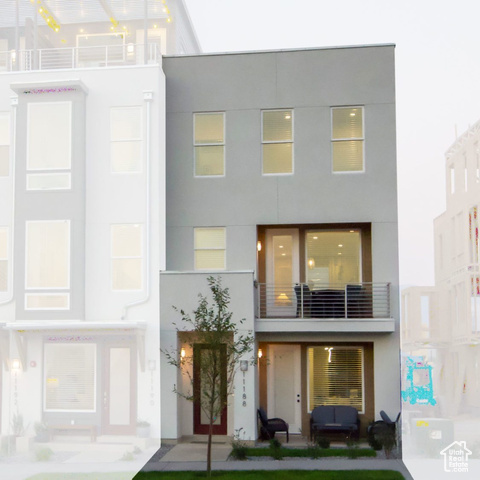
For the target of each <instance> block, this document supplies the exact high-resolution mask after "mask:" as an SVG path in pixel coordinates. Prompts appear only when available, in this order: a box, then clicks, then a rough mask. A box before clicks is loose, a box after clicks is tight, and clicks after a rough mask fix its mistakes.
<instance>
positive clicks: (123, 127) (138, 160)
mask: <svg viewBox="0 0 480 480" xmlns="http://www.w3.org/2000/svg"><path fill="white" fill-rule="evenodd" d="M142 163H143V162H142V107H114V108H112V109H111V110H110V169H111V172H112V173H138V172H141V171H142Z"/></svg>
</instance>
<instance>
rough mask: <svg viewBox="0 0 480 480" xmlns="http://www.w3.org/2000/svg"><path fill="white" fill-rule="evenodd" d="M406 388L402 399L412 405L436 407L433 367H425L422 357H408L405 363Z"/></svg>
mask: <svg viewBox="0 0 480 480" xmlns="http://www.w3.org/2000/svg"><path fill="white" fill-rule="evenodd" d="M405 369H406V388H405V390H402V399H403V401H404V402H407V401H409V402H410V405H415V404H417V403H418V404H430V405H436V404H437V401H436V400H435V399H434V398H433V381H432V366H431V365H425V363H424V361H423V358H422V357H407V359H406V361H405Z"/></svg>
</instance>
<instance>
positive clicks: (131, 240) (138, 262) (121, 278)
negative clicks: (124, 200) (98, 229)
mask: <svg viewBox="0 0 480 480" xmlns="http://www.w3.org/2000/svg"><path fill="white" fill-rule="evenodd" d="M111 241H112V272H111V273H112V288H113V290H140V289H141V288H142V261H143V260H142V256H143V255H142V243H143V229H142V225H139V224H131V225H112V227H111Z"/></svg>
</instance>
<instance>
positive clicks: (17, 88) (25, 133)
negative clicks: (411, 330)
mask: <svg viewBox="0 0 480 480" xmlns="http://www.w3.org/2000/svg"><path fill="white" fill-rule="evenodd" d="M0 12H1V15H0V68H1V72H0V92H1V95H0V355H1V363H2V368H1V369H0V396H1V402H0V429H1V434H2V435H4V436H8V435H11V434H12V433H17V432H14V431H13V430H14V424H15V423H16V424H17V425H18V424H19V422H20V421H21V422H22V423H23V427H24V429H25V431H24V432H23V434H24V435H27V436H30V437H33V436H34V435H35V431H34V426H35V425H36V424H37V425H44V429H46V430H47V431H48V433H49V435H50V439H51V440H61V439H62V436H63V437H65V435H70V436H71V435H75V436H83V437H84V436H89V437H91V439H92V441H95V440H96V438H97V437H100V436H106V435H107V436H111V435H127V436H133V437H134V436H135V435H136V428H137V421H138V420H142V421H143V424H147V423H148V424H150V432H149V433H147V435H148V436H150V437H152V438H158V437H159V434H160V418H159V403H160V392H159V388H160V385H159V322H158V316H159V284H158V272H159V271H160V270H161V269H164V268H165V75H164V73H163V70H162V62H161V59H162V54H167V53H170V54H172V53H185V52H189V53H197V52H198V51H199V45H198V42H197V40H196V37H195V33H194V31H193V28H192V27H191V24H190V20H189V18H188V14H187V12H186V10H185V7H184V4H183V1H182V0H168V2H166V1H162V2H160V1H151V2H136V1H120V0H110V1H109V2H104V1H101V0H99V1H98V2H97V1H92V2H76V1H69V0H65V1H62V2H50V1H47V0H42V1H35V2H33V4H32V3H31V2H29V1H27V0H18V1H17V2H4V3H3V4H2V6H1V7H0ZM109 438H111V437H109Z"/></svg>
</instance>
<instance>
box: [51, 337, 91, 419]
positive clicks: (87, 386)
mask: <svg viewBox="0 0 480 480" xmlns="http://www.w3.org/2000/svg"><path fill="white" fill-rule="evenodd" d="M95 366H96V345H95V344H87V343H85V344H70V343H68V344H67V343H62V344H51V343H46V344H45V407H44V408H45V410H47V411H95V381H96V379H95Z"/></svg>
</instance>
